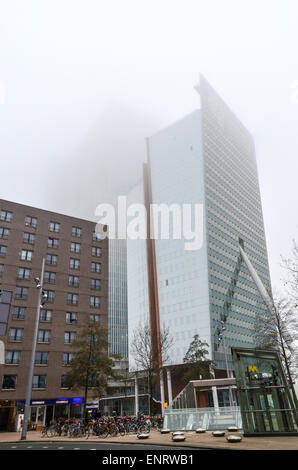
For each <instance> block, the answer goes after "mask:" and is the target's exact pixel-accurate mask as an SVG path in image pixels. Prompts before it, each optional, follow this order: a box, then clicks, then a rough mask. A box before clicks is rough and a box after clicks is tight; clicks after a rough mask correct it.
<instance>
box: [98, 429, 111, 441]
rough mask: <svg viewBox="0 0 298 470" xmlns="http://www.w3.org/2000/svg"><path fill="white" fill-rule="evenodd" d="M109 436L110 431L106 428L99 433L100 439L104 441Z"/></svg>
mask: <svg viewBox="0 0 298 470" xmlns="http://www.w3.org/2000/svg"><path fill="white" fill-rule="evenodd" d="M108 434H109V431H108V429H107V428H104V429H102V430H101V431H100V432H99V435H98V437H102V438H103V439H105V438H106V437H107V436H108Z"/></svg>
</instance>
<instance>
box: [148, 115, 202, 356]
mask: <svg viewBox="0 0 298 470" xmlns="http://www.w3.org/2000/svg"><path fill="white" fill-rule="evenodd" d="M149 153H150V160H151V175H152V202H153V204H168V205H169V206H170V205H171V204H177V207H180V208H181V236H182V238H181V239H179V240H175V239H173V237H172V235H173V232H172V233H171V231H170V239H169V240H162V239H160V236H161V231H160V229H161V226H160V225H159V228H158V227H156V226H155V236H156V237H157V239H156V241H155V246H156V264H157V279H158V291H159V309H160V323H161V325H163V324H164V325H165V326H168V327H169V328H170V331H171V333H172V335H173V337H174V346H173V348H172V351H171V353H170V357H171V360H170V363H171V364H181V363H183V357H184V355H185V353H186V351H187V350H188V347H189V345H190V343H191V341H192V339H193V337H194V335H195V334H199V335H200V339H201V340H204V341H207V343H208V344H209V345H210V344H211V343H210V314H209V293H208V266H207V251H206V235H205V220H204V219H203V220H202V221H201V222H200V225H201V224H202V223H203V226H202V225H201V226H200V227H199V230H200V231H203V244H202V246H201V248H200V249H198V250H193V251H187V250H186V249H185V242H187V240H185V239H184V237H183V229H184V227H183V223H182V209H183V204H190V205H191V207H192V209H193V207H194V206H193V205H194V204H199V205H202V206H203V207H204V178H203V160H202V142H201V116H200V111H195V112H193V113H192V114H190V115H188V116H187V117H186V118H184V119H182V120H180V121H178V122H176V123H175V124H174V125H172V126H170V127H168V128H167V129H165V130H162V131H161V132H159V133H158V134H156V135H154V136H153V137H151V138H150V139H149ZM177 214H178V212H177ZM170 228H172V227H171V224H170ZM176 228H177V223H176Z"/></svg>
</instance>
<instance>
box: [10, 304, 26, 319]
mask: <svg viewBox="0 0 298 470" xmlns="http://www.w3.org/2000/svg"><path fill="white" fill-rule="evenodd" d="M12 318H13V320H24V318H25V307H14V308H13V313H12Z"/></svg>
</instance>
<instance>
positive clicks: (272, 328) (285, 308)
mask: <svg viewBox="0 0 298 470" xmlns="http://www.w3.org/2000/svg"><path fill="white" fill-rule="evenodd" d="M255 339H256V343H257V347H258V348H260V349H273V350H276V351H277V352H278V353H279V355H280V357H281V361H282V363H283V366H284V368H285V372H286V376H287V379H288V381H289V384H290V386H291V389H292V392H293V396H294V399H295V402H296V405H297V397H296V393H295V389H294V384H293V382H294V379H295V377H297V370H296V367H297V359H298V349H297V341H298V311H297V307H295V306H294V305H293V303H292V302H291V301H289V300H286V299H284V298H277V297H276V298H275V301H274V308H273V309H272V310H271V311H269V310H266V313H265V314H264V315H262V316H258V317H257V318H256V322H255Z"/></svg>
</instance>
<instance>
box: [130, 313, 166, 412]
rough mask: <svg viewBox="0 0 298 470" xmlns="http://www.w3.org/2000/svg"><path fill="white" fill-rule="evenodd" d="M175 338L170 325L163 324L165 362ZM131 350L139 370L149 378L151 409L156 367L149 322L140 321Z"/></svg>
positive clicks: (162, 337)
mask: <svg viewBox="0 0 298 470" xmlns="http://www.w3.org/2000/svg"><path fill="white" fill-rule="evenodd" d="M173 342H174V339H173V336H172V334H171V333H170V329H169V328H168V327H165V326H163V327H162V329H161V331H160V343H161V354H162V361H163V364H166V363H168V362H169V360H170V349H171V347H172V345H173ZM130 351H131V354H132V357H133V358H134V361H135V364H136V368H137V370H140V371H142V372H144V373H145V374H146V376H147V380H148V391H149V396H150V411H152V409H153V407H154V404H153V386H154V383H155V376H156V372H157V370H156V368H155V367H154V363H153V355H152V343H151V331H150V325H149V322H148V321H147V322H145V323H142V322H139V324H138V326H137V327H136V328H135V330H134V332H133V336H132V342H131V347H130Z"/></svg>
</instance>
